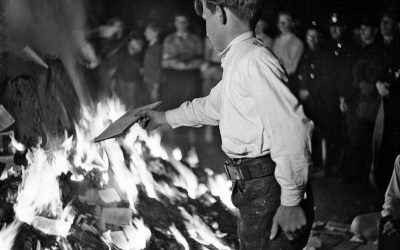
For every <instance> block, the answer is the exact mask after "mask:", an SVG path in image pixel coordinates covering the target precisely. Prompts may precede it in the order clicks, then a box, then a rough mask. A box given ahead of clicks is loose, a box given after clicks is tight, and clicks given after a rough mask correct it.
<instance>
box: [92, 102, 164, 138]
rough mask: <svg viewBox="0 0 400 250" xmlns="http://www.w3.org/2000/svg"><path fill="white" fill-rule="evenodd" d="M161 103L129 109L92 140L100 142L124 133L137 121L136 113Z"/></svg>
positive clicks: (153, 107) (154, 107)
mask: <svg viewBox="0 0 400 250" xmlns="http://www.w3.org/2000/svg"><path fill="white" fill-rule="evenodd" d="M160 105H161V101H158V102H155V103H152V104H149V105H146V106H142V107H139V108H135V109H131V110H129V111H128V112H126V114H124V115H123V116H121V117H120V118H119V119H118V120H116V121H115V122H113V123H111V124H110V126H108V128H107V129H106V130H104V131H103V133H101V134H100V135H99V136H97V137H96V138H94V140H93V141H94V142H101V141H104V140H107V139H111V138H115V137H118V136H121V135H122V134H124V133H125V132H126V131H128V129H129V128H130V127H132V125H133V124H135V122H137V121H139V119H140V117H137V116H136V115H137V114H138V113H139V112H140V111H143V110H146V109H153V110H154V109H156V108H158V107H159V106H160Z"/></svg>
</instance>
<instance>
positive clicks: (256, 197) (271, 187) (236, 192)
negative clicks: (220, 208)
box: [232, 175, 314, 250]
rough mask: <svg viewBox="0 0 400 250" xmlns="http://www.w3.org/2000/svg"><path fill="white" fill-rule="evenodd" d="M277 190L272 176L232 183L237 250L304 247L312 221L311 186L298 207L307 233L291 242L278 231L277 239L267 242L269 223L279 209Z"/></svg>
mask: <svg viewBox="0 0 400 250" xmlns="http://www.w3.org/2000/svg"><path fill="white" fill-rule="evenodd" d="M280 195H281V188H280V186H279V184H278V182H277V181H276V179H275V176H274V175H271V176H265V177H261V178H257V179H252V180H247V181H234V188H233V191H232V202H233V204H234V205H235V206H236V207H237V208H238V209H239V217H238V235H239V240H240V249H241V250H256V249H257V250H265V249H277V250H278V249H280V250H297V249H299V250H301V249H303V247H304V246H305V245H306V244H307V241H308V237H309V235H310V231H311V227H312V223H313V220H314V200H313V195H312V190H311V186H310V185H308V186H307V199H306V200H303V202H302V203H301V207H302V208H303V209H304V212H305V214H306V218H307V229H306V230H305V231H304V233H303V234H302V235H301V237H300V238H299V239H297V240H295V241H290V240H288V239H287V237H286V236H285V234H284V233H283V232H282V230H280V232H279V235H278V237H277V239H275V240H272V241H271V240H269V237H270V232H271V227H272V220H273V218H274V216H275V213H276V211H277V209H278V207H279V206H280V203H281V201H280Z"/></svg>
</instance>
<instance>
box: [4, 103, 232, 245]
mask: <svg viewBox="0 0 400 250" xmlns="http://www.w3.org/2000/svg"><path fill="white" fill-rule="evenodd" d="M125 112H126V110H125V107H124V106H123V105H122V104H121V103H120V102H119V100H118V99H116V98H111V99H108V100H106V101H103V102H100V103H98V104H97V105H96V106H95V107H93V108H90V107H84V108H82V112H81V114H82V117H81V119H80V120H79V121H78V122H76V123H75V135H74V136H73V137H68V136H67V135H65V136H64V137H62V138H50V139H48V141H49V143H48V145H46V149H45V148H41V147H39V146H38V147H36V148H33V149H30V151H29V153H28V155H27V158H28V163H29V165H28V166H27V168H26V169H25V170H23V175H22V183H21V184H20V187H19V190H18V194H17V199H16V203H15V204H14V210H15V217H16V218H15V219H16V220H15V221H16V222H14V223H13V224H11V225H9V226H8V227H6V228H5V229H3V230H2V231H1V232H0V239H2V238H1V237H3V238H4V236H3V235H5V236H6V237H7V240H8V241H7V242H10V243H9V244H10V245H12V242H13V239H14V238H13V237H12V235H14V236H15V234H17V232H18V227H19V225H20V224H21V223H20V222H17V221H21V222H23V223H26V224H29V225H32V226H33V227H34V228H36V229H38V230H40V231H42V232H43V233H44V234H47V235H55V236H59V237H60V238H59V244H60V245H63V246H65V249H73V248H72V247H71V246H70V245H69V244H68V241H67V237H68V236H69V235H70V234H71V227H72V225H73V224H74V223H77V222H74V220H75V217H76V212H77V211H75V209H74V205H73V202H71V203H70V204H68V205H67V206H65V207H64V206H63V202H62V199H61V196H62V190H61V189H60V176H61V175H62V174H66V173H72V175H71V177H70V179H71V181H72V182H73V183H76V185H78V184H79V183H85V181H86V180H87V179H88V178H89V177H93V174H94V173H97V174H96V176H97V178H98V179H96V185H97V187H96V188H91V189H89V188H88V190H86V194H85V195H81V194H79V195H76V196H75V197H76V198H75V199H77V200H79V201H80V202H87V204H91V205H95V206H96V211H97V210H98V211H99V212H95V214H93V215H91V214H87V215H84V216H83V215H81V216H79V218H89V217H92V218H95V219H96V220H97V229H93V227H92V226H91V225H90V224H85V223H86V222H84V220H85V219H83V222H80V223H83V224H84V225H83V226H82V228H85V230H93V232H98V233H99V234H101V235H102V238H104V239H105V242H107V245H115V246H117V247H118V248H120V249H127V250H129V249H135V250H136V249H145V248H146V247H147V245H148V244H149V241H150V240H151V238H152V231H151V230H150V229H149V227H148V226H149V225H148V224H147V225H146V223H149V222H147V221H146V220H145V219H143V217H144V218H146V217H145V216H144V215H141V214H140V212H143V210H140V209H139V208H138V205H139V204H140V202H141V200H140V194H144V195H145V196H146V197H147V198H146V199H148V200H149V201H151V200H154V201H155V202H157V204H163V205H166V207H168V206H174V204H177V206H179V204H182V203H185V202H188V201H190V200H194V201H196V200H208V201H212V202H211V203H212V204H213V203H215V202H216V200H215V199H214V198H213V196H218V197H220V200H221V201H222V202H223V203H224V204H226V206H227V207H229V208H233V205H231V203H230V201H229V197H230V195H229V193H230V191H229V182H228V181H227V180H225V179H224V178H223V177H222V176H219V175H216V176H215V175H214V177H213V176H211V172H209V175H208V181H207V183H200V181H199V179H198V178H197V176H196V175H195V174H194V173H193V171H192V168H194V167H197V164H198V157H197V154H196V152H195V150H194V149H193V150H192V152H191V153H190V154H189V155H190V157H189V158H188V159H187V161H188V162H189V166H188V165H185V164H184V163H182V162H181V161H180V160H181V159H182V153H181V152H180V150H179V149H175V150H173V151H171V152H170V153H167V150H165V149H164V148H163V146H162V145H161V143H160V141H161V136H160V135H159V134H157V133H150V134H149V133H147V132H146V131H145V130H143V129H142V128H140V127H139V126H138V125H134V126H133V127H132V128H131V129H130V131H129V132H128V133H127V134H126V136H124V137H123V138H118V139H112V140H107V141H104V142H101V143H99V144H95V143H92V142H91V140H92V139H93V138H94V137H95V136H96V135H98V134H100V133H101V132H102V130H104V128H105V127H107V126H108V124H109V123H110V122H111V120H116V119H117V118H119V117H120V116H121V115H123V114H124V113H125ZM14 143H15V145H16V146H15V147H17V146H18V147H19V145H18V144H17V142H16V141H15V142H14ZM14 143H13V144H14ZM168 168H171V169H170V170H168ZM168 171H170V172H168ZM156 176H166V177H168V179H169V180H170V181H167V180H163V179H157V178H156ZM74 185H75V184H74ZM120 203H124V204H126V205H122V206H119V205H118V204H120ZM148 209H150V210H151V209H152V207H149V208H148ZM179 211H180V217H179V215H178V217H179V218H178V219H184V221H183V222H182V223H181V224H179V225H181V227H182V226H185V227H186V231H187V233H186V234H185V233H182V232H180V231H179V230H178V229H177V228H176V226H175V224H173V223H171V224H170V225H168V226H167V227H166V228H165V232H167V233H168V234H169V235H170V236H172V237H173V238H175V240H176V242H178V243H179V244H180V245H181V246H183V247H184V249H189V243H188V241H187V240H186V239H185V237H184V235H188V236H190V237H191V238H192V239H193V240H195V241H196V242H198V243H199V244H200V245H203V246H211V245H212V246H214V247H215V248H217V249H230V248H229V247H228V246H227V245H226V243H225V242H224V241H223V240H222V239H220V238H219V235H216V233H215V232H214V231H213V230H212V229H211V228H210V226H209V225H207V224H206V223H205V222H204V221H203V220H202V218H201V217H200V216H199V215H197V214H195V213H193V214H190V213H188V212H187V211H186V210H185V209H183V208H182V207H179ZM92 213H93V212H92ZM178 214H179V213H178ZM175 216H176V214H175ZM132 217H134V219H132ZM78 220H79V221H81V220H80V219H77V220H76V221H78ZM145 222H146V223H145ZM99 223H100V224H101V226H99V225H100V224H99ZM106 224H111V225H114V227H113V230H112V231H110V230H109V228H107V227H106ZM216 225H217V226H213V229H216V230H217V231H218V230H219V229H218V224H216ZM181 227H180V229H181V230H182V228H181ZM118 228H119V229H118ZM74 230H76V229H74ZM104 232H106V233H104ZM4 242H6V241H4ZM39 244H40V243H39ZM1 249H3V248H1ZM5 249H9V248H5Z"/></svg>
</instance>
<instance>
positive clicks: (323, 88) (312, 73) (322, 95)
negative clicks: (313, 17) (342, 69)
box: [296, 21, 331, 174]
mask: <svg viewBox="0 0 400 250" xmlns="http://www.w3.org/2000/svg"><path fill="white" fill-rule="evenodd" d="M306 43H307V48H306V51H305V53H304V54H303V57H302V59H301V60H300V64H299V69H298V75H297V77H298V86H297V90H296V92H297V96H298V98H299V100H300V102H301V103H302V104H303V107H304V112H305V113H306V115H307V116H308V117H309V118H310V119H311V120H313V121H314V124H315V127H316V129H315V131H314V136H313V138H314V139H313V140H314V143H313V152H314V154H313V158H314V163H315V164H316V165H321V166H322V167H324V166H325V164H326V157H327V136H328V134H329V133H328V131H329V128H330V124H329V121H328V119H326V114H327V113H329V109H328V104H327V103H326V102H327V100H328V99H329V95H330V93H331V90H330V89H329V88H328V86H327V85H326V82H327V81H326V80H325V79H324V74H322V71H323V67H324V60H325V55H324V51H323V48H322V47H323V46H322V41H321V32H320V30H319V27H318V26H317V22H316V21H312V22H311V24H310V25H309V27H308V28H307V31H306ZM318 173H321V174H325V173H326V169H325V168H322V169H321V171H320V172H318Z"/></svg>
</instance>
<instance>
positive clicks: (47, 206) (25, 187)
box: [14, 148, 62, 224]
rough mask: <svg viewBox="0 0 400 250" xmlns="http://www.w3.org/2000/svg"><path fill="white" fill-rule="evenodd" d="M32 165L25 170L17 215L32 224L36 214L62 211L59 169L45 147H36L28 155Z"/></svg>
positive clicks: (52, 214) (45, 214) (54, 215)
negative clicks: (58, 178) (58, 177)
mask: <svg viewBox="0 0 400 250" xmlns="http://www.w3.org/2000/svg"><path fill="white" fill-rule="evenodd" d="M27 158H28V161H29V162H30V166H29V167H28V168H27V170H24V171H23V176H22V183H21V185H20V188H19V189H20V190H19V194H18V197H17V203H16V204H15V205H14V211H15V216H16V217H17V219H19V220H20V221H22V222H25V223H27V224H31V223H32V221H33V220H34V219H35V217H36V216H46V217H52V218H54V217H57V215H58V214H60V212H61V211H62V202H61V198H60V197H61V192H60V188H59V182H58V180H57V176H58V170H57V169H56V166H54V164H53V161H52V159H50V158H49V157H48V155H47V154H46V152H45V150H44V149H41V148H35V149H33V151H31V152H30V153H29V154H28V155H27Z"/></svg>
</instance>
